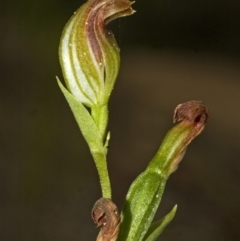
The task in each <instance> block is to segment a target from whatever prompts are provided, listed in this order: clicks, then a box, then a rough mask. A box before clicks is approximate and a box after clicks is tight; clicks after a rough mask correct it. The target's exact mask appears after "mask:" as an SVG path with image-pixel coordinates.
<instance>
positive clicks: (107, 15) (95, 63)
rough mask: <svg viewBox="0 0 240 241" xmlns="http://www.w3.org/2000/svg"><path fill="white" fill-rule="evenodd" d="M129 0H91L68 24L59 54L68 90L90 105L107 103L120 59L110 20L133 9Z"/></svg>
mask: <svg viewBox="0 0 240 241" xmlns="http://www.w3.org/2000/svg"><path fill="white" fill-rule="evenodd" d="M132 3H133V2H130V1H129V0H89V1H88V2H86V3H85V4H84V5H82V6H81V7H80V8H79V9H78V10H77V11H76V12H75V13H74V15H73V16H72V18H71V19H70V20H69V22H68V23H67V24H66V26H65V28H64V30H63V34H62V37H61V41H60V47H59V55H60V62H61V67H62V71H63V75H64V79H65V82H66V85H67V88H68V90H69V91H70V92H71V93H72V94H73V95H74V96H75V98H77V99H78V100H79V101H80V102H81V103H83V104H85V105H86V106H88V107H93V106H98V105H104V104H106V103H107V101H108V99H109V96H110V94H111V91H112V89H113V85H114V83H115V79H116V77H117V74H118V70H119V64H120V58H119V49H118V47H117V43H116V41H115V38H114V35H113V34H112V32H111V31H110V30H108V29H107V28H106V24H107V23H108V22H110V21H111V20H113V19H115V18H118V17H122V16H127V15H130V14H132V13H133V12H134V11H133V10H132V8H131V4H132Z"/></svg>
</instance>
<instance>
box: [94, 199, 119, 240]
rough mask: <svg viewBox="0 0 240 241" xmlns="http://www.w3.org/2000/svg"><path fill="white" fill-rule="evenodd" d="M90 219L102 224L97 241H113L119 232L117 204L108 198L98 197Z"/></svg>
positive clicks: (99, 224) (98, 224)
mask: <svg viewBox="0 0 240 241" xmlns="http://www.w3.org/2000/svg"><path fill="white" fill-rule="evenodd" d="M92 219H93V221H94V223H96V224H97V227H99V226H102V228H101V230H100V232H99V234H98V237H97V241H115V240H116V239H117V236H118V232H119V225H120V216H119V214H118V210H117V206H116V205H115V204H114V203H113V202H112V201H111V199H108V198H100V199H99V200H98V201H97V202H96V203H95V204H94V206H93V209H92Z"/></svg>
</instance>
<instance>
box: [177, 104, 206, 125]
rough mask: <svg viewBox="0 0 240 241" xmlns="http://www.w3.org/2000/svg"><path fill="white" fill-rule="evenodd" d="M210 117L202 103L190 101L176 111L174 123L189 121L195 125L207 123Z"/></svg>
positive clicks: (179, 106)
mask: <svg viewBox="0 0 240 241" xmlns="http://www.w3.org/2000/svg"><path fill="white" fill-rule="evenodd" d="M208 117H209V112H208V109H207V107H206V106H205V105H204V104H203V103H202V102H201V101H196V100H192V101H188V102H186V103H183V104H180V105H178V106H177V107H176V108H175V110H174V115H173V122H174V123H175V122H178V121H183V120H187V121H190V122H193V123H206V122H207V120H208Z"/></svg>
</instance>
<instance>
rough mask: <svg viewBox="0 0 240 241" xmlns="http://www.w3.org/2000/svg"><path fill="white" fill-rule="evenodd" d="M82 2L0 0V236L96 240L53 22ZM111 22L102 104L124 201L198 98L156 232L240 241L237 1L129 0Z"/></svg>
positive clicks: (18, 240)
mask: <svg viewBox="0 0 240 241" xmlns="http://www.w3.org/2000/svg"><path fill="white" fill-rule="evenodd" d="M83 2H84V1H76V0H72V1H66V0H61V1H56V0H55V1H54V0H53V1H46V0H42V1H39V0H37V1H30V0H29V1H27V0H26V1H4V2H3V3H2V7H1V9H0V16H1V21H0V29H1V38H0V116H1V117H0V163H1V168H0V180H1V182H0V195H1V198H0V240H2V241H10V240H13V241H30V240H34V241H42V240H44V241H48V240H58V241H65V240H72V241H75V240H83V241H88V240H94V239H95V237H96V233H97V229H95V227H94V224H93V222H92V220H91V217H90V211H91V208H92V205H93V204H94V202H95V201H96V199H98V198H99V197H100V195H101V192H100V187H99V183H98V177H97V173H96V170H95V167H94V164H93V161H92V159H91V156H90V154H89V151H88V148H87V146H86V144H85V142H84V140H83V138H82V136H81V134H80V133H79V130H78V128H77V125H76V123H75V121H74V118H73V116H72V113H71V112H70V109H69V107H68V106H67V103H66V101H65V100H64V97H63V96H62V94H61V92H60V90H59V89H58V86H57V84H56V80H55V76H56V75H58V76H59V77H60V78H61V79H62V80H63V78H62V75H61V70H60V66H59V62H58V56H57V51H58V43H59V38H60V35H61V31H62V28H63V26H64V24H65V23H66V21H67V20H68V19H69V17H70V16H71V14H72V13H73V12H74V11H75V10H76V9H77V8H78V7H79V6H80V5H81V4H82V3H83ZM134 7H135V9H136V10H137V13H136V14H135V15H134V16H131V17H129V18H126V19H121V20H116V21H115V22H114V23H111V27H112V28H113V29H114V33H115V34H116V38H117V40H118V42H119V45H120V48H121V55H122V65H121V70H120V75H119V78H118V81H117V84H116V88H115V89H114V92H113V95H112V99H111V103H110V125H109V129H110V130H111V134H112V137H111V142H110V150H109V169H110V176H111V178H112V185H113V197H114V200H115V202H116V203H117V204H118V206H119V208H121V206H122V204H123V201H124V198H125V195H126V192H127V190H128V187H129V185H130V183H131V182H132V181H133V179H134V178H135V177H136V176H137V175H138V174H139V172H141V171H142V170H143V169H144V168H145V166H146V165H147V163H148V161H149V160H150V159H151V157H152V156H153V155H154V153H155V152H156V150H157V148H158V146H159V144H160V143H161V140H162V139H163V137H164V135H165V133H166V132H167V130H168V129H169V128H170V127H171V126H172V114H173V109H174V108H175V106H176V105H177V104H179V103H182V102H185V101H188V100H193V99H195V100H202V101H203V102H204V103H205V104H206V105H207V106H208V107H209V109H210V114H211V115H210V120H209V123H208V125H207V127H206V129H205V130H204V132H203V133H202V134H201V136H200V137H198V138H197V139H196V140H195V141H194V142H193V144H192V145H191V146H190V147H189V149H188V152H187V154H186V156H185V158H184V160H183V161H182V163H181V164H180V166H179V169H178V170H177V172H175V173H174V174H173V175H172V176H171V178H170V179H169V182H168V185H167V189H166V192H165V194H164V198H163V202H162V205H161V206H160V210H159V213H158V214H157V218H160V217H162V216H163V215H164V214H165V213H166V212H168V211H169V210H170V209H171V208H172V206H173V205H174V204H176V203H177V204H178V205H179V209H178V211H177V215H176V218H175V219H174V221H173V222H172V223H171V225H170V226H169V227H168V229H167V230H166V231H165V233H164V234H163V236H162V237H161V240H166V241H167V240H171V241H173V240H184V241H192V240H193V239H194V240H195V241H202V240H204V241H213V240H217V241H229V240H233V241H237V240H240V231H239V224H240V194H239V184H240V161H239V160H240V148H239V143H240V140H239V139H240V137H239V136H240V127H239V123H240V114H239V103H240V68H239V66H240V47H239V43H240V31H239V30H240V29H239V28H240V27H239V26H240V25H239V23H240V21H239V18H240V2H239V1H236V0H235V1H234V0H232V1H215V0H212V1H206V0H205V1H204V0H202V1H200V0H199V1H197V0H195V1H188V0H185V1H165V0H161V1H157V0H149V1H137V2H136V3H135V6H134Z"/></svg>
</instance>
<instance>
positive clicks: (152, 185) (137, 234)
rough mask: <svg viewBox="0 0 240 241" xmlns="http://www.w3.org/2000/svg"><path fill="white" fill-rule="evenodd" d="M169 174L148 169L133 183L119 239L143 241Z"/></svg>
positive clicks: (124, 209)
mask: <svg viewBox="0 0 240 241" xmlns="http://www.w3.org/2000/svg"><path fill="white" fill-rule="evenodd" d="M166 181H167V176H166V175H163V174H160V173H157V172H152V171H151V170H149V169H147V170H145V171H144V172H143V173H141V174H140V175H139V176H138V177H137V178H136V180H135V181H134V182H133V183H132V185H131V187H130V189H129V192H128V194H127V197H126V200H125V204H124V208H123V211H122V223H121V227H120V233H119V236H118V241H141V240H143V238H144V236H145V234H146V233H147V231H148V229H149V227H150V225H151V223H152V221H153V218H154V215H155V212H156V211H157V208H158V206H159V203H160V201H161V198H162V194H163V191H164V188H165V184H166Z"/></svg>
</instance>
